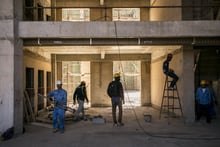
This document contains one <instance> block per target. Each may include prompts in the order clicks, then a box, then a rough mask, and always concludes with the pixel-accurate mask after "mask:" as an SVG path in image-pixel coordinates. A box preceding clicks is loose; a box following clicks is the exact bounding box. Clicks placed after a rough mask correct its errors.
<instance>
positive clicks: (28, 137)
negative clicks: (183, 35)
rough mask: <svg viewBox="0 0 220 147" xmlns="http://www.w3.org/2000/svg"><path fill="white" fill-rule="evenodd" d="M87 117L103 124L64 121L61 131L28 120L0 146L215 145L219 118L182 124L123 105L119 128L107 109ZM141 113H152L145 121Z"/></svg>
mask: <svg viewBox="0 0 220 147" xmlns="http://www.w3.org/2000/svg"><path fill="white" fill-rule="evenodd" d="M86 113H87V114H89V115H90V118H94V116H97V115H102V116H103V117H104V118H105V120H106V123H105V124H95V123H93V122H92V121H91V120H88V121H83V120H82V121H79V122H72V121H70V120H67V121H66V130H65V133H64V134H60V133H59V132H58V133H53V132H52V124H50V123H49V124H46V123H32V124H28V125H26V126H25V128H26V132H25V133H24V134H22V135H19V136H15V137H13V138H12V139H10V140H8V141H3V142H0V147H15V146H22V147H51V146H52V147H61V146H62V147H65V146H68V147H97V146H105V147H146V146H147V147H158V146H163V147H186V146H196V147H197V146H199V147H207V146H208V147H219V145H220V122H219V119H218V118H219V117H217V119H214V120H213V121H212V123H211V124H207V123H206V122H205V118H203V119H202V120H201V121H200V122H195V123H192V124H185V123H184V121H183V119H181V118H171V121H170V123H169V124H168V121H167V118H166V117H164V115H162V118H161V119H159V111H158V110H155V109H153V108H151V107H132V108H129V107H126V108H124V123H125V125H124V126H123V127H113V126H112V118H111V108H89V109H87V110H86ZM144 114H150V115H152V119H151V122H146V121H145V119H144Z"/></svg>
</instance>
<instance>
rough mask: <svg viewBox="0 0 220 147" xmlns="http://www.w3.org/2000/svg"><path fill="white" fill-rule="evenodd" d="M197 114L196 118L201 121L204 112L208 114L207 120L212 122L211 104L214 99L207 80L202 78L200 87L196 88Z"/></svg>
mask: <svg viewBox="0 0 220 147" xmlns="http://www.w3.org/2000/svg"><path fill="white" fill-rule="evenodd" d="M195 99H196V104H197V108H196V110H197V114H196V120H197V121H199V120H200V118H201V116H202V115H203V114H205V115H206V122H207V123H211V113H210V104H211V101H212V97H211V92H210V89H209V88H208V86H207V82H206V80H201V82H200V87H198V88H197V90H196V97H195Z"/></svg>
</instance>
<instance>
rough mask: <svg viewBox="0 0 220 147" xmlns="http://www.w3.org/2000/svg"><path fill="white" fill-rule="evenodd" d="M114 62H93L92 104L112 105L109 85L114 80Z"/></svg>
mask: <svg viewBox="0 0 220 147" xmlns="http://www.w3.org/2000/svg"><path fill="white" fill-rule="evenodd" d="M112 71H113V63H112V62H91V83H92V86H91V106H92V107H93V106H94V107H95V106H101V107H104V106H111V100H110V98H109V97H108V95H107V92H106V90H107V87H108V84H109V82H110V81H112V79H113V78H112Z"/></svg>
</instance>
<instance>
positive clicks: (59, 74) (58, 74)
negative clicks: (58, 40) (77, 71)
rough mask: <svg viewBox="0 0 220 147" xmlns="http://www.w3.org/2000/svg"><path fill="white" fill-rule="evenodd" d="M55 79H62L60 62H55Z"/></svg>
mask: <svg viewBox="0 0 220 147" xmlns="http://www.w3.org/2000/svg"><path fill="white" fill-rule="evenodd" d="M56 73H57V79H56V80H61V81H62V62H57V70H56Z"/></svg>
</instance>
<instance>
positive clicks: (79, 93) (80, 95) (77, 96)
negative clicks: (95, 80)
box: [73, 81, 89, 121]
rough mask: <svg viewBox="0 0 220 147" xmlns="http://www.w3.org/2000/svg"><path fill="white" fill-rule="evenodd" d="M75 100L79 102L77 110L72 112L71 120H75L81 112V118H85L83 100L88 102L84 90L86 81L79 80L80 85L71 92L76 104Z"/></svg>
mask: <svg viewBox="0 0 220 147" xmlns="http://www.w3.org/2000/svg"><path fill="white" fill-rule="evenodd" d="M76 100H77V102H78V104H79V106H78V109H77V111H76V112H75V113H74V117H73V121H77V120H78V118H79V114H80V113H82V118H83V119H84V120H87V118H86V116H85V111H84V101H85V100H86V102H87V103H89V100H88V97H87V91H86V82H85V81H81V83H80V85H79V86H77V87H76V89H75V91H74V94H73V104H74V105H75V104H76Z"/></svg>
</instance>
